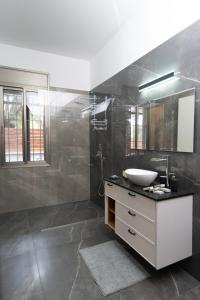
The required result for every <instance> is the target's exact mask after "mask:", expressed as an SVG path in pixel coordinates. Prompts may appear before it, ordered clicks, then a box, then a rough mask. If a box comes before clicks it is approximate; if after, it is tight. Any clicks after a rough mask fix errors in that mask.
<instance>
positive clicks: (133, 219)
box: [115, 202, 156, 242]
mask: <svg viewBox="0 0 200 300" xmlns="http://www.w3.org/2000/svg"><path fill="white" fill-rule="evenodd" d="M115 214H116V216H117V217H119V218H120V219H121V220H122V221H124V222H125V223H127V224H128V225H129V226H131V227H134V228H135V229H136V230H137V231H139V232H140V233H141V234H142V235H144V236H146V237H147V238H148V239H150V240H151V241H153V242H155V232H156V230H155V223H154V222H151V221H149V220H148V219H146V218H145V217H143V216H141V215H140V214H138V213H137V212H135V211H134V210H133V209H130V208H128V207H126V206H124V205H121V204H120V203H118V202H116V203H115Z"/></svg>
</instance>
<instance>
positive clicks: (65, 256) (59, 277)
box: [37, 243, 78, 300]
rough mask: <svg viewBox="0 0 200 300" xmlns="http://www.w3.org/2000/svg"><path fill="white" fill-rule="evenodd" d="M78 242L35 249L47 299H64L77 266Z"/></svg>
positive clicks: (68, 291) (66, 296)
mask: <svg viewBox="0 0 200 300" xmlns="http://www.w3.org/2000/svg"><path fill="white" fill-rule="evenodd" d="M77 251H78V244H77V243H75V244H73V243H72V244H69V245H63V246H59V247H55V248H46V249H42V250H38V251H37V262H38V266H39V273H40V278H41V284H42V289H43V292H44V295H45V297H46V299H48V300H66V299H68V295H69V293H70V289H71V287H72V284H73V281H74V278H75V276H76V272H77V268H78V257H77Z"/></svg>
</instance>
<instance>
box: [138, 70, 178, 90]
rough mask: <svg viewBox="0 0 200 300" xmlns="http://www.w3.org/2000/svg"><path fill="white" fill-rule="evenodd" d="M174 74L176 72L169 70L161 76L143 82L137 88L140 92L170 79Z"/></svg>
mask: <svg viewBox="0 0 200 300" xmlns="http://www.w3.org/2000/svg"><path fill="white" fill-rule="evenodd" d="M175 76H176V74H175V73H174V72H170V73H168V74H165V75H163V76H161V77H159V78H156V79H154V80H152V81H149V82H147V83H145V84H142V85H140V86H139V88H138V89H139V92H142V91H143V90H146V89H149V88H152V87H155V86H157V85H159V84H161V83H163V82H166V81H168V80H170V79H173V78H174V77H175Z"/></svg>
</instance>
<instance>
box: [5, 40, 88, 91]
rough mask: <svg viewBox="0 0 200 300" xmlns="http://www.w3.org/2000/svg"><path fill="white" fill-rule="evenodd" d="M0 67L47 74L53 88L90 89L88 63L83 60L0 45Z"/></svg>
mask: <svg viewBox="0 0 200 300" xmlns="http://www.w3.org/2000/svg"><path fill="white" fill-rule="evenodd" d="M0 65H1V66H7V67H13V68H22V69H28V70H33V71H41V72H48V73H49V74H50V85H51V86H53V87H60V88H68V89H76V90H84V91H88V90H89V89H90V75H89V72H90V70H89V69H90V68H89V62H88V61H85V60H80V59H74V58H71V57H64V56H59V55H55V54H50V53H46V52H40V51H35V50H30V49H24V48H19V47H14V46H8V45H4V44H0Z"/></svg>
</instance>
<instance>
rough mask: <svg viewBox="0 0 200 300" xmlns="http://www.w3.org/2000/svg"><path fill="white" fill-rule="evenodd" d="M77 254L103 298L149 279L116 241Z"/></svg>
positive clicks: (82, 250)
mask: <svg viewBox="0 0 200 300" xmlns="http://www.w3.org/2000/svg"><path fill="white" fill-rule="evenodd" d="M79 252H80V254H81V256H82V258H83V259H84V261H85V263H86V265H87V266H88V268H89V270H90V272H91V274H92V276H93V278H94V280H95V281H96V283H97V284H98V285H99V287H100V289H101V291H102V293H103V295H104V296H107V295H110V294H112V293H115V292H117V291H119V290H121V289H124V288H126V287H129V286H131V285H133V284H135V283H137V282H139V281H141V280H143V279H145V278H147V277H149V274H148V273H147V272H146V271H145V269H144V268H143V267H142V266H141V265H140V264H139V263H138V262H137V261H136V260H135V259H134V258H133V257H132V256H131V255H130V254H129V253H128V252H127V251H126V250H125V249H124V248H123V247H122V246H121V245H120V244H119V243H118V242H117V241H109V242H106V243H103V244H99V245H96V246H93V247H89V248H85V249H81V250H79Z"/></svg>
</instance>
